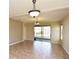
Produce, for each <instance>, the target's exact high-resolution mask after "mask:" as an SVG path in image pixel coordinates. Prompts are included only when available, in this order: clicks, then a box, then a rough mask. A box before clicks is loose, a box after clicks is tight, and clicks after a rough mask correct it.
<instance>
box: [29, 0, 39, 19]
mask: <svg viewBox="0 0 79 59" xmlns="http://www.w3.org/2000/svg"><path fill="white" fill-rule="evenodd" d="M32 2H33V10H30V11H29V12H28V13H29V14H30V16H32V17H33V18H35V17H36V16H38V15H39V14H40V10H36V6H35V3H36V0H32Z"/></svg>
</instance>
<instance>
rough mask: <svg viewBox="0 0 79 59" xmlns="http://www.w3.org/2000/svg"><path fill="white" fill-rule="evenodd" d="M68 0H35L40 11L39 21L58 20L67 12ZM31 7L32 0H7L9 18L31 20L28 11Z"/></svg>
mask: <svg viewBox="0 0 79 59" xmlns="http://www.w3.org/2000/svg"><path fill="white" fill-rule="evenodd" d="M68 2H69V1H68V0H37V3H36V8H37V9H39V10H40V11H41V13H40V15H39V16H38V20H39V21H60V20H61V19H63V18H64V17H66V16H67V15H68V13H69V8H68ZM32 8H33V6H32V0H9V17H10V19H14V20H20V21H23V22H31V21H33V18H32V17H30V16H29V15H28V11H29V10H31V9H32Z"/></svg>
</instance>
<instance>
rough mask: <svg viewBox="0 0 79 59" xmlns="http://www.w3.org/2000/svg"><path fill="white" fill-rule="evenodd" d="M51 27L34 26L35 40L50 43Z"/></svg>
mask: <svg viewBox="0 0 79 59" xmlns="http://www.w3.org/2000/svg"><path fill="white" fill-rule="evenodd" d="M50 33H51V26H41V25H40V26H34V40H39V41H49V40H50V35H51V34H50Z"/></svg>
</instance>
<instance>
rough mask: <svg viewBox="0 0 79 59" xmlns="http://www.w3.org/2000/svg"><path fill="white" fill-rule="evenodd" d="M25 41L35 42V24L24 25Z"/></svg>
mask: <svg viewBox="0 0 79 59" xmlns="http://www.w3.org/2000/svg"><path fill="white" fill-rule="evenodd" d="M23 40H34V28H33V24H30V23H29V24H28V23H24V25H23Z"/></svg>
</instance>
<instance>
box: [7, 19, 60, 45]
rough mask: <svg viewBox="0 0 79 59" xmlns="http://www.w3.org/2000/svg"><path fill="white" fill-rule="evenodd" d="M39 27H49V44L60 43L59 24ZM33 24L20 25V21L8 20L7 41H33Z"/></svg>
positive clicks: (52, 23)
mask: <svg viewBox="0 0 79 59" xmlns="http://www.w3.org/2000/svg"><path fill="white" fill-rule="evenodd" d="M40 25H50V26H51V42H52V43H56V44H59V43H60V23H59V22H51V23H50V22H49V23H40ZM33 27H34V23H22V22H20V21H15V20H10V22H9V41H10V44H11V43H15V42H18V41H22V40H34V28H33Z"/></svg>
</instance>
